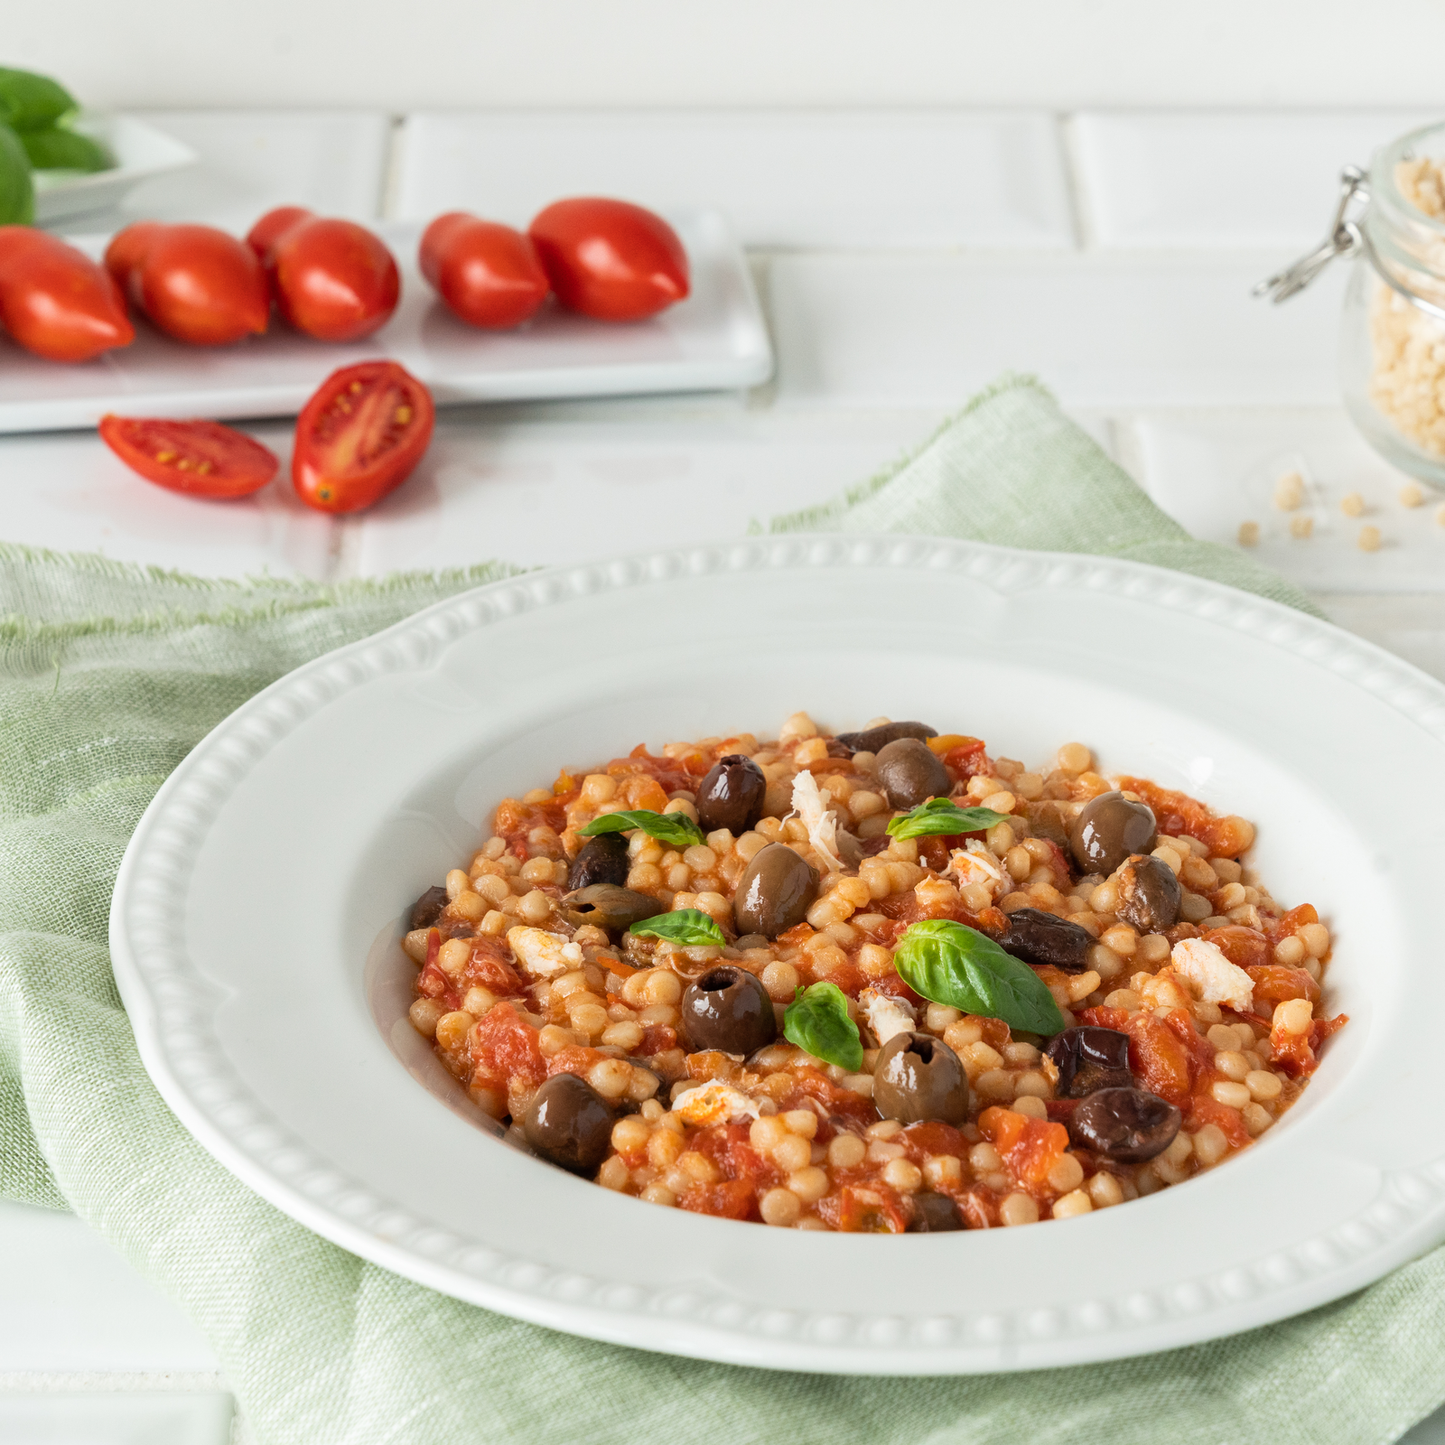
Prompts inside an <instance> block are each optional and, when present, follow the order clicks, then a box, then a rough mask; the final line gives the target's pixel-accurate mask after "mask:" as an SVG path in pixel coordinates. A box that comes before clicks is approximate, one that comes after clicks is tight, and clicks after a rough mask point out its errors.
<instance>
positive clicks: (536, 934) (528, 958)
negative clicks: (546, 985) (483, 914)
mask: <svg viewBox="0 0 1445 1445" xmlns="http://www.w3.org/2000/svg"><path fill="white" fill-rule="evenodd" d="M507 943H508V945H509V946H510V948H511V950H512V952H513V953H515V954H516V955H517V962H518V963H520V964H521V965H522V967H523V968H525V969H526V970H527V972H528V973H530V974H531V975H532V977H533V978H550V977H551V976H552V975H553V974H554V973H566V972H567V970H568V969H572V968H580V967H581V966H582V950H581V948H580V947H579V946H578V945H577V944H575V943H569V942H568V941H567V940H566V939H565V938H559V937H558V936H557V935H556V934H555V933H548V932H547V930H546V929H544V928H509V929H508V930H507Z"/></svg>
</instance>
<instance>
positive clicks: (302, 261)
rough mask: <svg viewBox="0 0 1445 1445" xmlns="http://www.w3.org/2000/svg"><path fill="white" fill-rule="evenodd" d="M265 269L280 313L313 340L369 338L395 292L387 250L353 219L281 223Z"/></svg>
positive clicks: (391, 306) (391, 307) (392, 305)
mask: <svg viewBox="0 0 1445 1445" xmlns="http://www.w3.org/2000/svg"><path fill="white" fill-rule="evenodd" d="M272 214H273V215H274V214H275V213H274V212H273V213H272ZM268 219H269V217H265V216H263V217H262V218H261V223H264V222H265V221H267V220H268ZM261 223H258V225H260V224H261ZM266 273H267V277H268V279H269V280H270V282H271V289H272V292H273V294H274V295H275V297H276V305H277V307H278V308H279V310H280V312H281V314H282V316H284V317H285V318H286V320H287V321H289V322H290V323H291V325H292V326H294V327H295V328H296V329H297V330H298V331H303V332H305V333H306V335H307V336H314V337H316V338H317V340H319V341H356V340H358V339H359V338H360V337H363V336H370V335H371V333H372V332H373V331H375V330H376V329H377V327H378V326H382V325H384V324H385V323H386V321H388V320H389V319H390V317H391V313H392V312H393V311H395V310H396V303H397V299H398V298H399V297H400V295H401V275H400V273H399V272H398V271H397V269H396V261H395V260H394V259H393V257H392V254H391V252H390V251H388V250H387V249H386V246H385V245H384V244H383V243H382V242H381V240H380V239H379V238H378V237H376V236H373V235H372V233H371V232H370V231H368V230H367V229H366V227H365V226H358V225H357V224H356V223H355V222H354V221H336V220H328V219H326V218H324V217H321V216H309V217H305V218H303V219H301V220H299V221H297V222H296V223H295V224H294V225H292V226H288V227H285V228H284V229H282V230H281V232H280V234H279V235H278V236H276V238H275V240H274V241H273V242H272V244H271V247H270V253H269V257H268V260H267V263H266Z"/></svg>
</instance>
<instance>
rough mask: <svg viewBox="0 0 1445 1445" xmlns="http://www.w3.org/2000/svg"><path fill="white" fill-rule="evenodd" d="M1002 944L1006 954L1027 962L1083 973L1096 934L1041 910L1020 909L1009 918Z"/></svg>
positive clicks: (1066, 971) (1001, 940)
mask: <svg viewBox="0 0 1445 1445" xmlns="http://www.w3.org/2000/svg"><path fill="white" fill-rule="evenodd" d="M998 942H999V947H1000V948H1002V949H1003V950H1004V952H1005V953H1011V954H1013V956H1014V957H1015V958H1021V959H1023V961H1024V962H1025V963H1034V964H1045V963H1047V964H1050V965H1051V966H1052V967H1054V968H1057V969H1060V970H1061V971H1062V972H1064V973H1083V972H1085V970H1086V969H1087V968H1088V967H1089V950H1090V949H1091V948H1092V947H1093V946H1094V935H1093V934H1092V933H1090V932H1089V931H1088V929H1086V928H1080V927H1079V925H1078V924H1077V923H1070V922H1069V921H1068V919H1066V918H1056V917H1055V916H1054V915H1053V914H1052V913H1045V912H1044V911H1043V910H1042V909H1041V908H1016V909H1015V910H1014V911H1013V912H1012V913H1010V914H1009V916H1008V932H1007V933H1005V934H1004V935H1003V937H1002V938H1000V939H999V941H998Z"/></svg>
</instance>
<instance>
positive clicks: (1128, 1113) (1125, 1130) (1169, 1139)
mask: <svg viewBox="0 0 1445 1445" xmlns="http://www.w3.org/2000/svg"><path fill="white" fill-rule="evenodd" d="M1182 1122H1183V1115H1181V1114H1180V1112H1179V1110H1178V1109H1176V1108H1175V1107H1174V1105H1173V1104H1168V1103H1165V1101H1164V1100H1163V1099H1161V1098H1160V1097H1159V1096H1158V1095H1157V1094H1148V1093H1145V1091H1144V1090H1143V1089H1100V1090H1099V1091H1098V1092H1097V1093H1094V1094H1090V1095H1089V1097H1088V1098H1087V1099H1085V1100H1083V1101H1082V1102H1081V1103H1080V1104H1079V1105H1078V1107H1077V1108H1075V1110H1074V1111H1073V1113H1072V1114H1070V1115H1069V1125H1068V1127H1069V1141H1070V1142H1071V1143H1072V1144H1073V1145H1074V1147H1075V1148H1076V1149H1092V1150H1093V1151H1094V1153H1095V1154H1101V1155H1102V1156H1103V1157H1104V1158H1105V1159H1112V1160H1114V1161H1115V1162H1116V1163H1119V1164H1142V1163H1144V1161H1145V1160H1146V1159H1153V1158H1154V1157H1155V1156H1156V1155H1158V1154H1162V1153H1163V1152H1164V1151H1165V1150H1166V1149H1167V1148H1168V1147H1169V1146H1170V1145H1171V1144H1172V1143H1173V1142H1174V1136H1175V1135H1176V1134H1177V1133H1178V1132H1179V1125H1180V1124H1181V1123H1182Z"/></svg>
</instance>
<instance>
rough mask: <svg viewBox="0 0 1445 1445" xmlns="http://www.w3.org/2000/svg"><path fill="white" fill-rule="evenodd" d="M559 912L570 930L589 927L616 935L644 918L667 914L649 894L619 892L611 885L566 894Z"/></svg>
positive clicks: (624, 889) (623, 889)
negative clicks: (570, 927)
mask: <svg viewBox="0 0 1445 1445" xmlns="http://www.w3.org/2000/svg"><path fill="white" fill-rule="evenodd" d="M561 912H562V916H563V918H565V919H566V920H567V922H568V923H570V924H572V925H573V926H574V927H577V928H581V927H582V925H583V924H584V923H590V924H591V925H592V927H594V928H605V929H606V930H607V932H608V933H618V932H621V931H622V930H623V929H626V928H631V927H632V925H633V924H634V923H641V922H642V920H643V919H644V918H655V917H656V916H657V915H658V914H659V913H666V912H667V910H666V909H665V908H664V907H663V906H662V904H660V903H659V902H658V901H657V899H655V898H653V897H652V896H651V895H650V894H647V893H637V892H635V891H634V890H633V889H631V888H619V887H618V886H617V885H616V884H615V883H594V884H592V885H591V887H589V888H579V889H578V890H577V891H576V892H575V893H568V894H566V895H565V896H564V897H563V899H562V902H561Z"/></svg>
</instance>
